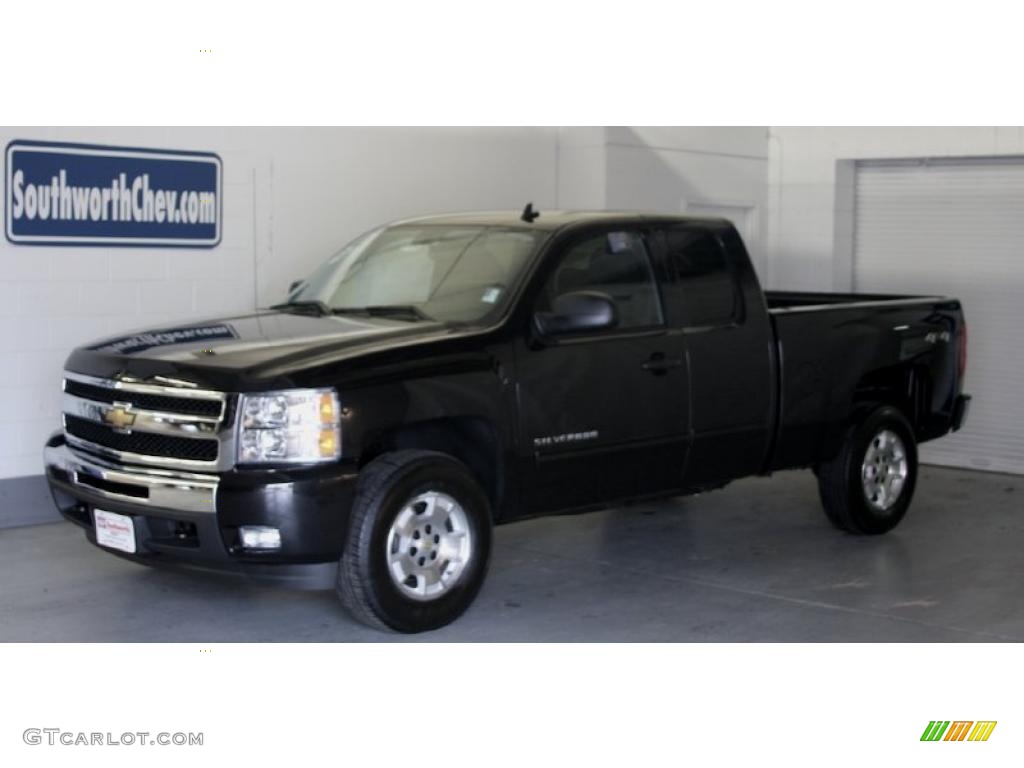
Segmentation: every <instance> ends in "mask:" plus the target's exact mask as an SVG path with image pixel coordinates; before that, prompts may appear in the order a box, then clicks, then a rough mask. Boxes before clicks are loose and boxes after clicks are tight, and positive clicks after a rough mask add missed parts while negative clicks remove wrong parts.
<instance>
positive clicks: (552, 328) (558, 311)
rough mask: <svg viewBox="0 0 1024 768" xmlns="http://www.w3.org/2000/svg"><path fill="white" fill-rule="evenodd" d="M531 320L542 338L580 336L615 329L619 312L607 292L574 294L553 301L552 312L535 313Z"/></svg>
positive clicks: (564, 294)
mask: <svg viewBox="0 0 1024 768" xmlns="http://www.w3.org/2000/svg"><path fill="white" fill-rule="evenodd" d="M533 321H534V323H536V325H537V329H538V330H539V331H540V332H541V333H542V334H544V335H556V334H562V333H580V332H583V331H600V330H602V329H604V328H614V327H615V326H616V325H618V322H619V313H618V310H617V309H616V308H615V302H614V301H612V299H611V297H610V296H609V295H608V294H606V293H600V292H599V291H574V292H572V293H563V294H562V295H561V296H559V297H558V298H556V299H555V301H554V305H553V306H552V308H551V311H550V312H537V313H536V314H535V315H534V316H533Z"/></svg>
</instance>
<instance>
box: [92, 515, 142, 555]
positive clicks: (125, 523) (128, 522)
mask: <svg viewBox="0 0 1024 768" xmlns="http://www.w3.org/2000/svg"><path fill="white" fill-rule="evenodd" d="M93 515H94V516H95V518H96V543H97V544H99V545H100V546H101V547H110V548H111V549H118V550H120V551H122V552H135V521H134V520H132V519H131V518H130V517H128V516H127V515H119V514H117V513H115V512H106V511H104V510H102V509H96V510H93Z"/></svg>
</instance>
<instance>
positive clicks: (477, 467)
mask: <svg viewBox="0 0 1024 768" xmlns="http://www.w3.org/2000/svg"><path fill="white" fill-rule="evenodd" d="M401 450H426V451H437V452H438V453H444V454H446V455H448V456H451V457H452V458H454V459H456V460H458V461H460V462H461V463H462V464H464V465H465V466H466V468H467V469H468V470H469V471H470V473H471V474H472V475H473V476H474V478H476V481H477V482H478V483H479V484H480V487H481V488H483V490H484V492H485V493H486V494H487V498H488V501H490V503H491V510H492V512H491V514H492V517H493V518H497V517H498V511H499V509H500V508H501V506H502V503H503V502H504V501H505V496H506V472H505V467H504V462H503V461H502V448H501V436H500V432H499V431H498V429H497V426H496V425H495V424H494V423H493V422H492V421H491V420H490V419H487V418H484V417H481V416H471V415H463V416H445V417H442V418H436V419H426V420H423V421H418V422H413V423H410V424H403V425H400V426H396V427H393V428H390V429H387V430H384V431H382V432H380V433H378V434H377V435H375V436H373V437H372V438H371V440H370V441H369V442H368V443H367V444H366V446H365V448H364V449H363V451H362V453H361V454H360V456H359V467H360V468H362V467H364V466H365V465H367V464H369V463H370V462H371V461H373V460H374V459H376V458H377V457H378V456H381V455H383V454H385V453H390V452H392V451H401Z"/></svg>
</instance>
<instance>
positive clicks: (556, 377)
mask: <svg viewBox="0 0 1024 768" xmlns="http://www.w3.org/2000/svg"><path fill="white" fill-rule="evenodd" d="M582 290H589V291H600V292H602V293H605V294H607V295H608V296H610V297H611V298H612V300H613V301H614V302H615V304H616V307H617V310H618V315H619V323H618V325H617V327H614V328H610V329H606V330H601V331H597V332H590V333H587V334H583V335H573V336H568V335H566V336H562V337H549V338H538V336H537V335H536V332H535V331H527V332H526V333H524V335H523V338H522V339H521V340H520V342H519V343H518V344H517V347H516V368H517V376H518V382H517V387H518V401H519V418H520V435H521V446H522V448H521V450H522V451H523V459H524V461H523V479H524V483H523V489H524V500H525V502H526V508H527V509H529V510H530V511H531V512H533V513H540V512H550V511H555V510H561V509H569V508H573V507H580V506H587V505H591V504H597V503H602V502H605V501H611V500H615V499H621V498H626V497H635V496H639V495H646V494H653V493H659V492H663V491H665V490H667V489H672V488H679V487H681V485H682V479H683V468H684V465H685V459H686V447H687V437H688V424H687V418H688V392H687V373H686V362H685V358H684V357H683V355H682V354H681V345H680V340H679V337H680V335H681V334H680V332H679V331H678V330H673V329H672V328H670V327H669V326H668V324H667V322H666V314H665V309H664V306H663V302H662V297H661V290H660V284H659V280H658V279H657V277H656V269H655V265H654V263H653V260H652V257H651V253H650V248H649V244H648V232H646V231H644V230H643V229H607V228H602V229H590V230H588V231H587V232H585V233H582V234H579V235H577V236H574V237H573V238H572V239H571V240H569V241H567V242H566V243H564V244H563V245H562V246H561V247H560V248H559V249H557V250H556V251H555V252H554V253H552V254H551V256H550V257H549V259H548V263H547V264H546V265H545V268H544V269H543V270H542V272H541V273H540V274H538V275H537V277H536V282H535V286H534V292H533V294H532V296H530V297H528V298H527V300H528V301H529V302H530V316H531V317H532V314H533V313H534V312H536V311H545V310H548V309H550V307H551V305H552V303H553V301H554V299H555V298H556V297H557V296H559V295H561V294H564V293H569V292H574V291H582Z"/></svg>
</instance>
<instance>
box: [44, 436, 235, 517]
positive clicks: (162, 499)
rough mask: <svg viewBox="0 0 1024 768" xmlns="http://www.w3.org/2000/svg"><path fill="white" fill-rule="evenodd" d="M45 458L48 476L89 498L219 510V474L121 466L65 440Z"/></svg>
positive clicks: (50, 449)
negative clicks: (74, 447) (80, 450)
mask: <svg viewBox="0 0 1024 768" xmlns="http://www.w3.org/2000/svg"><path fill="white" fill-rule="evenodd" d="M43 458H44V460H45V462H46V473H47V476H48V477H50V478H54V479H57V480H58V481H62V482H64V483H65V484H66V485H68V486H70V487H71V488H74V489H77V490H80V491H81V493H82V495H83V496H85V497H86V498H96V497H99V498H101V499H110V500H112V501H119V502H122V503H128V504H137V505H139V506H141V507H147V508H159V509H168V510H180V511H182V512H208V513H210V514H214V513H216V511H217V477H216V475H203V474H195V473H189V472H172V471H169V470H162V469H143V468H141V467H131V468H129V467H121V466H117V465H114V464H111V463H109V462H106V461H104V460H103V459H99V458H96V457H94V456H84V455H82V454H81V453H78V452H76V451H73V450H71V449H70V448H69V447H68V446H67V445H66V444H64V443H61V444H60V445H55V446H49V445H48V446H47V447H46V448H45V449H44V452H43Z"/></svg>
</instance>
